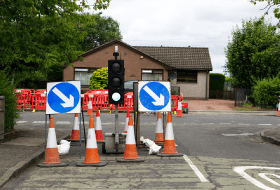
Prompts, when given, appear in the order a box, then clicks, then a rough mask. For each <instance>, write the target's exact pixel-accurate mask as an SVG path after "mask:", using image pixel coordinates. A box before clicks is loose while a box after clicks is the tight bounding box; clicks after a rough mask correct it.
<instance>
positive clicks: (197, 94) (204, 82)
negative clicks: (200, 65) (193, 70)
mask: <svg viewBox="0 0 280 190" xmlns="http://www.w3.org/2000/svg"><path fill="white" fill-rule="evenodd" d="M170 82H171V86H179V87H180V92H181V93H183V95H184V99H187V100H190V99H208V98H209V71H197V83H182V82H178V83H177V79H173V80H171V81H170ZM206 87H207V94H206ZM206 97H207V98H206Z"/></svg>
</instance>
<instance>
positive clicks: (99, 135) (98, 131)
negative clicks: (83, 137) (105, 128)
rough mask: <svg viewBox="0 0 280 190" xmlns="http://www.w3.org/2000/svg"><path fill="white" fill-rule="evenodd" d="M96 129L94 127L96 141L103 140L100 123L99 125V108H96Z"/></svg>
mask: <svg viewBox="0 0 280 190" xmlns="http://www.w3.org/2000/svg"><path fill="white" fill-rule="evenodd" d="M95 122H96V129H95V135H96V141H97V142H105V140H104V138H103V132H102V125H101V119H100V113H99V110H96V120H95Z"/></svg>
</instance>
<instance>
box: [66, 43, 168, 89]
mask: <svg viewBox="0 0 280 190" xmlns="http://www.w3.org/2000/svg"><path fill="white" fill-rule="evenodd" d="M115 46H118V52H119V54H120V55H119V57H118V59H120V58H121V59H122V60H124V67H125V81H128V80H141V72H142V69H162V70H163V81H167V80H168V70H167V69H168V68H166V67H165V66H164V65H162V64H160V63H157V62H155V61H153V60H151V59H149V58H147V57H145V56H144V55H141V54H139V53H137V52H134V51H132V50H130V49H128V48H126V47H124V46H122V45H121V44H113V45H111V46H108V47H105V48H103V49H100V50H98V51H96V52H93V53H91V54H89V55H87V56H85V60H83V61H79V60H77V61H74V62H73V63H72V65H73V67H70V66H66V67H65V69H64V76H63V77H64V81H67V80H74V69H75V68H83V67H86V68H88V67H92V68H101V67H108V60H110V59H115V57H114V56H113V53H114V51H115ZM81 90H88V88H87V87H82V89H81Z"/></svg>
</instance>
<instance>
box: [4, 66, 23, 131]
mask: <svg viewBox="0 0 280 190" xmlns="http://www.w3.org/2000/svg"><path fill="white" fill-rule="evenodd" d="M8 78H9V77H8V76H7V74H6V73H4V71H0V96H4V97H5V121H4V122H5V124H4V131H5V132H9V131H12V130H13V129H14V125H15V119H16V118H18V117H19V114H18V110H17V109H16V95H15V94H14V87H15V86H14V85H11V81H10V80H9V79H8Z"/></svg>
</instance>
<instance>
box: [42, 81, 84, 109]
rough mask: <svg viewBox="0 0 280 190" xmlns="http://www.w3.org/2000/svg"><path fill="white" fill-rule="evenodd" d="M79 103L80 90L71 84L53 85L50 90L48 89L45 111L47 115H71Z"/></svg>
mask: <svg viewBox="0 0 280 190" xmlns="http://www.w3.org/2000/svg"><path fill="white" fill-rule="evenodd" d="M74 82H77V81H74ZM72 83H73V82H72ZM79 84H80V83H79ZM79 102H80V90H79V89H78V87H77V86H76V85H75V84H71V83H70V82H61V83H56V84H55V85H51V87H50V90H49V89H48V94H47V104H48V107H47V108H49V109H48V110H47V114H53V112H54V113H71V111H72V110H74V109H75V108H76V107H77V106H78V104H79ZM75 113H79V112H75Z"/></svg>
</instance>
